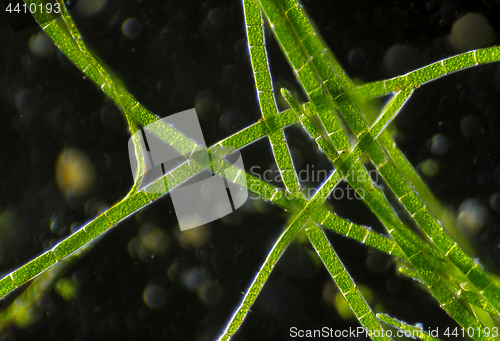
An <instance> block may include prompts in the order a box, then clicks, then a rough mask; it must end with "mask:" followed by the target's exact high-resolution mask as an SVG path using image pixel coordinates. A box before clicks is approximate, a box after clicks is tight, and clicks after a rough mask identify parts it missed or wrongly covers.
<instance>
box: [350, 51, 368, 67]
mask: <svg viewBox="0 0 500 341" xmlns="http://www.w3.org/2000/svg"><path fill="white" fill-rule="evenodd" d="M347 60H348V61H349V64H351V66H352V67H355V68H357V69H362V68H364V67H365V65H366V56H365V51H363V50H362V49H360V48H356V49H352V50H351V51H349V54H348V55H347Z"/></svg>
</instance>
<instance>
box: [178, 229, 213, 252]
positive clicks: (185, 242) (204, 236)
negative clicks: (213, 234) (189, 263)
mask: <svg viewBox="0 0 500 341" xmlns="http://www.w3.org/2000/svg"><path fill="white" fill-rule="evenodd" d="M178 240H179V244H180V245H181V246H182V247H183V248H186V249H189V248H196V247H198V246H200V245H203V244H206V243H207V242H208V241H209V240H210V228H208V227H207V226H206V225H201V226H198V227H195V228H192V229H189V230H185V231H180V232H179V235H178Z"/></svg>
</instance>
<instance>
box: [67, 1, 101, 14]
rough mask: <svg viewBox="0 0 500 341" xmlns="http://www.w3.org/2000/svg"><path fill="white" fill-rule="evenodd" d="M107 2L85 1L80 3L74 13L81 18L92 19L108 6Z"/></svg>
mask: <svg viewBox="0 0 500 341" xmlns="http://www.w3.org/2000/svg"><path fill="white" fill-rule="evenodd" d="M106 3H107V1H106V0H85V1H79V2H78V6H76V7H75V8H74V11H75V12H76V13H78V14H79V15H81V16H84V17H90V16H92V15H94V14H97V13H99V12H100V11H101V10H102V9H103V8H104V7H105V5H106Z"/></svg>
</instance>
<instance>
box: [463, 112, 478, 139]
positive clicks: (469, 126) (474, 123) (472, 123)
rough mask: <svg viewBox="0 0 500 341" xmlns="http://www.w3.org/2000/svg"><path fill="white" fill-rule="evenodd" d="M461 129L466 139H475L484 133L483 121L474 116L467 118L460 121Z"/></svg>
mask: <svg viewBox="0 0 500 341" xmlns="http://www.w3.org/2000/svg"><path fill="white" fill-rule="evenodd" d="M460 129H461V130H462V133H463V134H464V136H465V137H467V138H469V137H475V136H478V135H480V134H481V133H482V131H483V127H482V126H481V121H479V119H478V118H476V117H474V116H466V117H464V118H462V120H461V121H460Z"/></svg>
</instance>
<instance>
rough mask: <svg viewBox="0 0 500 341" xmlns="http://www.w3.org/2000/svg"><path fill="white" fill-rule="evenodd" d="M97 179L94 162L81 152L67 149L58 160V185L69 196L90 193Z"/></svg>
mask: <svg viewBox="0 0 500 341" xmlns="http://www.w3.org/2000/svg"><path fill="white" fill-rule="evenodd" d="M95 177H96V176H95V170H94V166H93V165H92V162H91V161H90V160H89V158H88V157H87V155H85V154H84V153H82V152H81V151H79V150H77V149H74V148H70V149H66V150H64V151H63V152H62V153H61V154H60V155H59V157H58V158H57V162H56V180H57V184H58V186H59V188H60V189H61V190H62V191H63V192H65V193H66V194H67V195H69V196H80V195H83V194H85V193H87V192H89V191H90V190H91V189H92V188H93V186H94V183H95Z"/></svg>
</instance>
